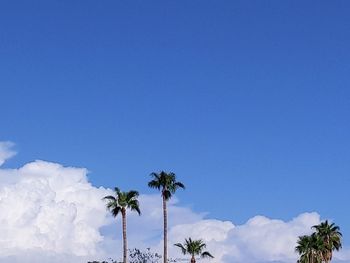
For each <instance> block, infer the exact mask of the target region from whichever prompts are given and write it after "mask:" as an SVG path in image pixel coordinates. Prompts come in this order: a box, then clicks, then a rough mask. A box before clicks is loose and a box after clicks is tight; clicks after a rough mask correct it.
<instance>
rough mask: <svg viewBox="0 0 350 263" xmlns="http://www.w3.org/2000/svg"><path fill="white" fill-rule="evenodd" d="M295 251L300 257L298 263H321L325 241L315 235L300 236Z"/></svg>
mask: <svg viewBox="0 0 350 263" xmlns="http://www.w3.org/2000/svg"><path fill="white" fill-rule="evenodd" d="M295 251H296V252H298V253H299V255H300V259H299V260H298V263H321V262H322V260H323V252H324V246H323V241H322V239H320V238H319V236H317V235H316V234H315V233H313V234H312V235H311V236H300V237H299V240H298V241H297V246H296V247H295Z"/></svg>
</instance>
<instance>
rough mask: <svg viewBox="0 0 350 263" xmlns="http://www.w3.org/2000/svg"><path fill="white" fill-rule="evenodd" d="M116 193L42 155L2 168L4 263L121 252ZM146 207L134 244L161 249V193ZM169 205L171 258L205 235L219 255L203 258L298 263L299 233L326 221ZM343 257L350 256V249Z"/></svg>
mask: <svg viewBox="0 0 350 263" xmlns="http://www.w3.org/2000/svg"><path fill="white" fill-rule="evenodd" d="M0 145H4V143H0ZM2 147H3V148H1V149H2V150H1V151H2V153H4V152H8V151H9V149H11V145H10V144H7V146H6V147H7V148H6V147H4V146H2ZM4 149H7V150H4ZM2 156H5V155H2ZM7 156H9V155H7ZM6 158H8V157H6ZM6 158H5V157H3V160H5V159H6ZM110 193H111V190H109V189H105V188H96V187H94V186H92V185H91V184H90V183H89V181H88V179H87V170H86V169H84V168H74V167H64V166H62V165H60V164H57V163H50V162H44V161H34V162H30V163H28V164H26V165H24V166H23V167H20V168H19V169H0V211H1V213H0V233H1V235H0V263H9V262H15V263H16V262H25V263H34V262H35V263H47V262H50V263H56V262H57V263H59V262H66V263H73V262H81V263H83V262H85V263H86V262H87V261H88V260H94V259H100V258H103V257H105V258H106V257H107V256H111V257H113V258H120V253H121V224H120V218H117V219H114V218H112V217H111V216H110V215H109V214H108V212H107V211H106V209H105V204H104V203H103V201H102V200H101V198H102V197H103V196H105V195H107V194H110ZM140 205H141V210H142V216H138V215H137V214H136V213H129V214H128V241H129V247H130V248H133V247H139V248H146V247H152V248H153V249H154V250H156V251H158V252H161V251H162V238H161V234H162V207H161V198H160V195H159V194H153V195H141V196H140ZM168 208H169V253H170V256H172V257H174V258H177V257H180V258H183V256H182V255H181V254H180V253H179V250H178V249H177V248H176V247H174V246H172V244H174V243H177V242H182V241H183V240H184V239H185V238H187V237H192V238H202V239H204V240H205V242H206V243H207V245H208V246H207V248H208V250H209V251H210V252H211V253H212V254H213V255H214V256H215V258H214V259H213V260H210V261H205V260H203V261H201V262H212V263H230V262H241V263H243V262H244V263H252V262H254V263H258V262H259V263H263V262H295V260H296V255H295V253H294V246H295V242H296V240H297V237H298V236H299V235H302V234H307V233H310V231H311V230H310V227H311V226H312V225H315V224H317V223H319V222H320V216H319V215H318V214H317V213H304V214H301V215H299V216H297V217H296V218H294V219H292V220H290V221H282V220H276V219H270V218H267V217H264V216H256V217H253V218H251V219H250V220H248V221H247V222H246V223H245V224H242V225H235V224H234V223H233V222H231V221H221V220H217V219H210V218H207V216H206V215H205V214H203V213H196V212H194V211H193V210H192V209H191V208H189V207H185V206H182V205H180V203H179V200H177V199H176V197H175V198H173V199H172V200H171V202H169V207H168ZM335 259H338V260H342V262H350V261H349V259H350V252H349V250H343V251H342V252H341V253H337V254H336V255H335Z"/></svg>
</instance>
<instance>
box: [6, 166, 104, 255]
mask: <svg viewBox="0 0 350 263" xmlns="http://www.w3.org/2000/svg"><path fill="white" fill-rule="evenodd" d="M86 173H87V171H86V169H81V168H72V167H63V166H61V165H59V164H55V163H48V162H44V161H35V162H32V163H29V164H26V165H25V166H23V167H22V168H20V169H13V170H3V171H2V176H3V177H4V176H6V175H8V176H15V177H16V181H14V182H12V183H4V181H5V180H1V181H0V182H2V183H1V184H0V211H2V212H1V213H0V222H1V223H0V233H1V235H0V258H4V257H8V256H13V255H17V254H21V253H23V252H24V251H28V250H29V251H31V253H32V254H35V253H34V250H37V251H41V252H45V253H40V254H48V255H49V254H61V255H64V254H66V255H71V256H89V255H90V256H91V255H97V254H98V253H99V251H98V250H99V244H100V242H101V241H102V240H103V236H102V235H101V234H100V233H99V228H100V227H102V226H103V225H105V224H106V217H107V212H106V210H105V208H104V206H103V202H102V201H101V198H102V197H103V196H104V195H105V194H106V193H107V190H106V189H103V188H95V187H93V186H92V185H91V184H90V183H89V182H88V181H87V178H86ZM6 181H7V182H8V181H9V180H6Z"/></svg>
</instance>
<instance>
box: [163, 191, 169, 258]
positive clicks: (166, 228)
mask: <svg viewBox="0 0 350 263" xmlns="http://www.w3.org/2000/svg"><path fill="white" fill-rule="evenodd" d="M163 219H164V229H163V230H164V253H163V258H164V261H163V262H164V263H167V262H168V213H167V207H166V200H165V197H164V196H163Z"/></svg>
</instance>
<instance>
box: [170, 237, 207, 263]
mask: <svg viewBox="0 0 350 263" xmlns="http://www.w3.org/2000/svg"><path fill="white" fill-rule="evenodd" d="M174 246H177V247H179V248H180V249H181V251H182V253H183V254H184V255H186V254H189V255H191V256H192V259H191V262H196V261H195V256H200V257H202V258H213V256H212V255H211V254H210V253H209V252H208V251H203V250H204V249H205V248H206V246H207V245H206V244H205V243H204V241H203V240H202V239H198V240H192V239H191V238H188V239H185V243H184V244H181V243H177V244H174Z"/></svg>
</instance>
